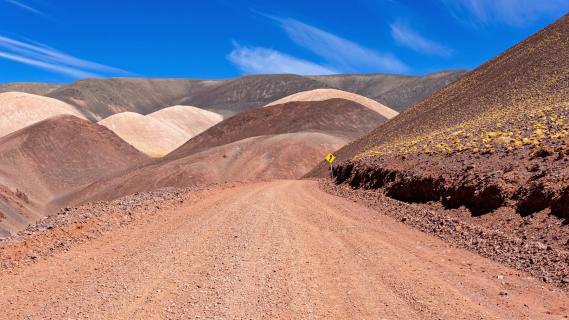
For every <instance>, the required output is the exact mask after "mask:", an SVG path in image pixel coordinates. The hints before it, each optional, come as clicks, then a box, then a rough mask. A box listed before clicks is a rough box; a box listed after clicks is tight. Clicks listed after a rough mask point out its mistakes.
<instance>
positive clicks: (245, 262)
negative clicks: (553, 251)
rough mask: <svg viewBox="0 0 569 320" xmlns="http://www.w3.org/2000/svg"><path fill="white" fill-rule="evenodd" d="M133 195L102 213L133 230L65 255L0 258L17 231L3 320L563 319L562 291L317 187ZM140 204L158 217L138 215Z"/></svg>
mask: <svg viewBox="0 0 569 320" xmlns="http://www.w3.org/2000/svg"><path fill="white" fill-rule="evenodd" d="M138 196H141V195H138ZM129 199H130V198H128V199H127V200H122V202H120V201H119V202H113V203H112V205H110V206H109V207H99V208H98V210H103V211H105V212H106V213H105V214H106V215H108V216H107V217H108V218H111V217H115V218H114V219H112V220H117V219H119V218H121V217H123V216H127V215H128V216H131V217H132V216H134V217H135V218H132V221H130V222H129V223H124V224H117V225H116V227H114V228H111V229H109V230H112V231H109V230H107V231H104V230H103V231H101V232H99V233H96V232H91V233H90V236H89V237H88V238H83V240H82V241H79V242H70V243H71V244H70V245H67V246H65V245H64V246H63V249H58V248H54V249H53V250H48V251H44V252H42V253H40V254H38V255H36V256H34V257H32V258H31V259H30V258H29V257H28V256H20V257H18V256H15V255H10V254H6V253H7V252H14V250H15V249H16V248H17V247H18V245H22V246H26V245H30V244H31V243H34V242H33V241H32V242H29V241H25V240H23V239H26V237H25V236H22V238H17V239H14V240H12V241H8V242H4V244H3V246H2V249H1V250H0V252H1V253H2V255H1V256H0V259H1V261H2V265H3V266H4V267H3V269H2V271H0V296H1V297H2V299H0V309H1V310H3V311H2V312H3V316H4V317H5V318H6V319H62V318H87V317H88V318H90V319H110V318H112V319H147V318H173V319H178V318H179V319H186V318H207V319H250V318H251V319H259V318H267V319H291V318H292V319H303V318H308V319H310V318H312V319H314V318H318V319H324V318H325V319H337V318H344V319H364V318H365V319H495V318H501V319H563V318H564V317H565V318H567V317H568V314H569V310H568V309H567V308H568V307H567V306H568V305H569V296H567V294H566V293H564V292H563V291H561V289H557V288H553V287H551V286H549V285H547V284H542V283H541V282H540V281H538V280H536V279H533V278H531V277H529V276H528V275H527V274H524V273H521V272H518V271H514V270H512V269H509V268H507V267H504V266H502V265H500V264H497V263H495V262H492V261H490V260H488V259H486V258H482V257H480V256H478V255H475V254H472V253H470V252H467V251H465V250H461V249H456V248H453V247H450V246H449V245H448V244H447V243H445V242H443V241H441V240H439V239H436V238H434V237H432V236H429V235H426V234H424V233H421V232H419V231H416V230H414V229H411V228H409V227H407V226H405V225H404V224H402V223H400V222H397V221H395V220H393V219H391V218H389V217H387V216H386V215H383V214H381V213H379V214H378V213H377V212H376V211H373V210H370V209H368V208H366V207H363V206H361V205H358V204H356V203H353V202H351V201H347V200H345V199H343V198H339V197H335V196H332V195H329V194H326V193H324V192H323V191H320V189H319V188H318V185H317V183H316V182H310V181H275V182H263V183H256V184H247V185H239V186H236V187H229V188H222V189H217V190H210V191H207V190H205V191H196V192H190V193H188V194H185V195H181V194H174V196H170V197H169V198H168V197H166V198H159V199H158V200H157V201H156V202H155V203H154V204H153V202H152V199H151V198H149V199H146V200H145V201H142V202H141V206H139V207H138V209H136V208H132V207H130V204H131V203H136V201H135V200H134V199H130V200H129ZM161 203H165V205H164V206H163V207H161V206H160V204H161ZM99 206H101V204H99ZM145 208H146V209H149V211H152V212H153V213H152V214H147V215H144V214H142V215H137V212H143V211H146V209H145ZM386 208H389V207H386ZM70 210H71V211H73V210H78V209H70ZM141 210H142V211H141ZM125 211H126V212H125ZM127 212H128V213H130V214H128V213H127ZM81 225H83V224H81V223H80V222H79V221H75V222H70V224H67V225H61V226H60V225H54V226H51V228H46V229H45V230H40V231H37V232H29V233H30V235H28V237H32V238H35V239H36V240H37V241H36V242H35V243H36V244H37V243H41V241H42V239H43V240H45V241H47V242H49V241H50V236H49V234H50V233H54V232H59V231H58V230H62V228H63V229H65V228H67V229H66V234H67V235H68V236H69V237H70V238H73V237H77V235H78V234H81V232H82V230H81V229H82V228H79V226H81ZM65 226H67V227H65ZM70 226H75V227H76V228H70ZM88 226H89V225H87V227H88ZM90 226H91V227H92V228H96V224H93V225H90ZM87 229H89V228H87ZM52 240H53V239H52ZM38 241H39V242H38ZM23 249H25V248H23ZM27 249H29V248H27ZM8 262H10V263H8Z"/></svg>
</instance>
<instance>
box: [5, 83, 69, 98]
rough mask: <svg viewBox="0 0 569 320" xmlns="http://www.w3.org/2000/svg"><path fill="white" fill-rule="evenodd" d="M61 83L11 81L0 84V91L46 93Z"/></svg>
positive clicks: (41, 94)
mask: <svg viewBox="0 0 569 320" xmlns="http://www.w3.org/2000/svg"><path fill="white" fill-rule="evenodd" d="M61 86H62V85H60V84H51V83H42V82H12V83H4V84H0V93H2V92H24V93H29V94H37V95H40V96H43V95H46V94H48V93H50V92H52V91H54V90H56V89H58V88H59V87H61Z"/></svg>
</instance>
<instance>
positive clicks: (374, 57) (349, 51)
mask: <svg viewBox="0 0 569 320" xmlns="http://www.w3.org/2000/svg"><path fill="white" fill-rule="evenodd" d="M261 15H263V16H265V17H267V18H269V19H271V20H273V21H276V22H278V23H279V25H280V26H281V27H282V28H283V29H284V30H285V31H286V33H287V35H288V36H289V38H290V39H291V40H292V41H293V42H294V43H296V44H297V45H299V46H301V47H303V48H306V49H308V50H310V51H312V52H313V53H315V54H317V55H318V56H320V57H322V58H323V59H324V60H326V62H327V63H328V64H329V65H332V66H334V67H335V68H337V69H339V70H341V71H342V72H404V71H407V70H408V67H407V66H406V65H405V64H404V63H403V62H402V61H401V60H399V59H398V58H397V57H396V56H394V55H393V54H390V53H382V52H378V51H375V50H372V49H369V48H366V47H364V46H361V45H359V44H357V43H354V42H352V41H350V40H347V39H344V38H342V37H339V36H337V35H334V34H332V33H330V32H327V31H324V30H322V29H319V28H316V27H314V26H311V25H308V24H306V23H303V22H300V21H298V20H295V19H290V18H279V17H275V16H271V15H266V14H261Z"/></svg>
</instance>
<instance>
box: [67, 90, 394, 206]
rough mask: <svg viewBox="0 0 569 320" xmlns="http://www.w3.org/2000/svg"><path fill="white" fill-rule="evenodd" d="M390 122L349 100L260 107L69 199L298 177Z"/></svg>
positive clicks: (108, 197) (102, 197)
mask: <svg viewBox="0 0 569 320" xmlns="http://www.w3.org/2000/svg"><path fill="white" fill-rule="evenodd" d="M385 120H386V119H385V118H384V117H382V116H381V115H380V114H378V113H377V112H375V111H372V110H370V109H369V108H366V107H364V106H362V105H360V104H357V103H355V102H352V101H348V100H343V99H332V100H327V101H313V102H292V103H286V104H282V105H275V106H270V107H266V108H256V109H253V110H250V111H247V112H243V113H240V114H238V115H236V116H234V117H232V118H229V119H226V120H224V121H222V122H220V123H218V124H217V125H215V126H213V127H211V128H210V129H208V130H206V131H205V132H203V133H202V134H200V135H198V136H196V137H194V138H192V139H190V141H188V142H187V143H186V144H185V145H183V146H182V147H180V148H179V149H177V150H176V151H175V152H173V153H172V154H170V155H168V156H166V157H164V158H161V159H160V160H156V161H154V162H153V163H151V164H148V165H146V166H143V167H141V168H137V169H132V170H129V171H128V172H124V173H123V174H121V175H119V176H116V177H112V178H109V179H102V180H100V181H98V182H96V183H93V184H92V185H90V186H87V187H85V188H83V189H82V190H80V191H78V192H77V193H75V194H70V195H69V196H68V197H66V198H65V199H62V200H63V201H64V202H68V201H71V202H82V201H86V200H110V199H114V198H116V197H119V196H121V195H127V194H130V193H134V192H138V191H149V190H154V189H156V188H159V187H169V186H175V187H185V186H190V185H195V184H209V183H219V182H224V181H244V180H258V179H270V178H288V179H292V178H299V177H301V176H303V175H304V174H305V173H306V172H308V170H310V169H311V168H312V167H313V166H314V165H316V164H317V163H318V162H319V161H320V159H323V158H324V156H325V155H326V154H327V153H328V152H330V151H333V150H337V149H338V148H339V147H341V146H343V145H345V144H346V143H347V142H349V141H351V140H353V139H354V138H355V137H358V136H360V135H362V134H364V133H365V132H367V131H368V130H369V129H370V128H373V127H376V126H377V125H378V124H380V123H382V122H384V121H385Z"/></svg>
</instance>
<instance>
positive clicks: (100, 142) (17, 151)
mask: <svg viewBox="0 0 569 320" xmlns="http://www.w3.org/2000/svg"><path fill="white" fill-rule="evenodd" d="M146 160H147V157H146V156H144V155H143V154H142V153H140V152H139V151H137V150H136V149H134V148H133V147H131V146H130V145H128V144H127V143H126V142H124V141H123V140H122V139H120V138H119V137H118V136H117V135H115V134H114V133H113V132H112V131H110V130H108V129H106V128H105V127H102V126H99V125H97V124H93V123H91V122H89V121H86V120H82V119H79V118H76V117H74V116H57V117H53V118H50V119H48V120H44V121H42V122H39V123H37V124H35V125H32V126H29V127H27V128H24V129H22V130H19V131H16V132H14V133H12V134H10V135H8V136H6V137H3V138H1V139H0V172H1V173H2V175H1V176H0V184H2V185H4V186H6V187H8V188H9V189H10V190H11V192H13V193H15V192H16V189H18V190H20V191H21V192H22V193H23V194H25V195H26V197H27V198H28V200H29V201H31V202H33V203H35V204H37V205H38V207H39V209H41V208H42V207H44V206H46V205H47V204H48V203H49V202H50V201H52V200H53V199H54V198H57V197H58V196H61V195H62V194H63V193H66V192H69V191H70V190H73V189H75V188H78V187H80V186H83V185H85V184H88V183H91V182H93V181H95V180H97V179H100V178H103V177H106V176H110V175H113V174H116V173H118V172H119V171H122V170H125V169H127V168H129V167H131V166H135V165H137V164H141V163H143V162H145V161H146ZM41 213H44V212H41ZM26 219H30V220H28V221H33V219H31V217H26ZM2 224H3V222H0V225H2ZM2 228H3V227H2Z"/></svg>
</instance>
